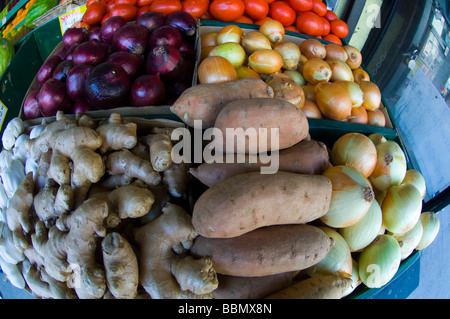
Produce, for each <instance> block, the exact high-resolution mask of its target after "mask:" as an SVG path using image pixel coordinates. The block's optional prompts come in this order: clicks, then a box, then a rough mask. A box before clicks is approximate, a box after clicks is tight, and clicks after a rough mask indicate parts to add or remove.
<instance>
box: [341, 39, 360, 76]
mask: <svg viewBox="0 0 450 319" xmlns="http://www.w3.org/2000/svg"><path fill="white" fill-rule="evenodd" d="M344 50H345V51H346V52H347V56H348V59H347V61H345V63H347V65H348V66H349V67H350V69H352V70H356V69H358V68H359V67H360V66H361V63H362V55H361V52H360V51H359V50H358V49H357V48H355V47H354V46H351V45H345V46H344Z"/></svg>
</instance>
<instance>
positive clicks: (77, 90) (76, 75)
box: [66, 64, 94, 101]
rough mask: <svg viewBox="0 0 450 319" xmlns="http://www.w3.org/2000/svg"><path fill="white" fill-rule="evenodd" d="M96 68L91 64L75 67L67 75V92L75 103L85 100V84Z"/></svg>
mask: <svg viewBox="0 0 450 319" xmlns="http://www.w3.org/2000/svg"><path fill="white" fill-rule="evenodd" d="M93 67H94V66H92V65H90V64H79V65H75V66H74V67H73V68H72V69H71V70H70V71H69V73H68V74H67V78H66V90H67V95H68V96H69V97H70V99H72V100H73V101H78V100H81V99H84V98H85V94H84V84H85V82H86V80H87V78H88V77H89V73H90V72H91V70H92V68H93Z"/></svg>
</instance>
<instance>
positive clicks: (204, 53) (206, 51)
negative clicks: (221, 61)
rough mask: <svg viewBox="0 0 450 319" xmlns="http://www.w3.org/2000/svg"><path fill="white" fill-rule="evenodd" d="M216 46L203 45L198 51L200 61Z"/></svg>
mask: <svg viewBox="0 0 450 319" xmlns="http://www.w3.org/2000/svg"><path fill="white" fill-rule="evenodd" d="M215 47H216V46H213V45H211V46H207V47H203V48H202V50H201V52H200V61H203V60H204V59H205V58H207V57H209V54H210V53H211V51H212V50H213V49H214V48H215Z"/></svg>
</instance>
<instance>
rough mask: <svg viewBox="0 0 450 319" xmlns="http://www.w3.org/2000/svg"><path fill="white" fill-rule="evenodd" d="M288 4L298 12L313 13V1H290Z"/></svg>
mask: <svg viewBox="0 0 450 319" xmlns="http://www.w3.org/2000/svg"><path fill="white" fill-rule="evenodd" d="M288 3H289V5H290V6H291V8H292V9H294V10H295V11H297V12H305V11H311V10H312V8H313V0H288Z"/></svg>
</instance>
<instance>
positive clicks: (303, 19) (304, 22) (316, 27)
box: [296, 11, 323, 37]
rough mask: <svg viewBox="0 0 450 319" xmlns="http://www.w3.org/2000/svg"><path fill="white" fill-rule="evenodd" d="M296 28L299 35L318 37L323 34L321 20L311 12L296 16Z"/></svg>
mask: <svg viewBox="0 0 450 319" xmlns="http://www.w3.org/2000/svg"><path fill="white" fill-rule="evenodd" d="M296 27H297V29H298V30H299V31H300V32H301V33H304V34H307V35H311V36H314V37H318V36H321V35H322V34H323V21H322V18H321V17H319V16H318V15H317V14H315V13H314V12H311V11H307V12H303V13H302V14H299V15H298V17H297V21H296Z"/></svg>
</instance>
